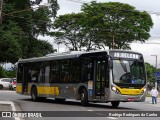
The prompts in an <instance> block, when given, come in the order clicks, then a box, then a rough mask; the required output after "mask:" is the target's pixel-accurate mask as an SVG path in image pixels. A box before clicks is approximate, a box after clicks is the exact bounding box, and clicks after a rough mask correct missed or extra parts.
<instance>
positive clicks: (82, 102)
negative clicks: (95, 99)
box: [81, 89, 88, 106]
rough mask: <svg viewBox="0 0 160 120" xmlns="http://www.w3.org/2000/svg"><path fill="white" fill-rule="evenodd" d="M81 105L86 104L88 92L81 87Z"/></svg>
mask: <svg viewBox="0 0 160 120" xmlns="http://www.w3.org/2000/svg"><path fill="white" fill-rule="evenodd" d="M81 105H82V106H87V105H88V93H87V90H86V89H82V91H81Z"/></svg>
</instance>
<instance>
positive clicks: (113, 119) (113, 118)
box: [107, 117, 118, 120]
mask: <svg viewBox="0 0 160 120" xmlns="http://www.w3.org/2000/svg"><path fill="white" fill-rule="evenodd" d="M107 118H109V119H112V120H115V119H118V118H115V117H107Z"/></svg>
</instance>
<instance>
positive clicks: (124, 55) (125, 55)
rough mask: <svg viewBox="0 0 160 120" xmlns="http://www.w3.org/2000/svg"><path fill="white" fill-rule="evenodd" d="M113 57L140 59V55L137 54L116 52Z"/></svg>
mask: <svg viewBox="0 0 160 120" xmlns="http://www.w3.org/2000/svg"><path fill="white" fill-rule="evenodd" d="M113 57H118V58H132V59H139V58H140V55H139V54H135V53H124V52H114V53H113Z"/></svg>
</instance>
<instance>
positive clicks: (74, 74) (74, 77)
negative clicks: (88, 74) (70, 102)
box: [70, 59, 81, 83]
mask: <svg viewBox="0 0 160 120" xmlns="http://www.w3.org/2000/svg"><path fill="white" fill-rule="evenodd" d="M70 68H71V74H70V76H71V80H70V81H71V82H72V83H77V82H80V75H81V60H80V59H73V60H72V61H71V65H70Z"/></svg>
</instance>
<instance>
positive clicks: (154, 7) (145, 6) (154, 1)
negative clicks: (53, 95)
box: [46, 0, 160, 68]
mask: <svg viewBox="0 0 160 120" xmlns="http://www.w3.org/2000/svg"><path fill="white" fill-rule="evenodd" d="M91 1H92V0H58V3H59V5H60V9H59V10H58V13H57V14H58V15H62V14H67V13H78V12H80V9H81V5H82V2H91ZM96 1H97V2H121V3H127V4H130V5H132V6H134V7H135V8H136V9H137V10H140V11H147V12H148V13H149V14H150V15H151V17H152V20H153V23H154V26H153V28H152V29H151V31H150V34H151V37H150V39H149V40H148V41H147V42H146V43H143V44H142V43H140V42H137V43H131V50H133V51H137V52H140V53H142V54H143V55H144V60H145V62H148V63H150V64H152V65H153V66H155V65H156V57H155V56H151V55H157V60H158V62H157V66H158V67H159V68H160V6H159V4H158V3H159V0H96ZM46 39H47V40H48V41H49V42H50V43H51V44H52V45H53V47H54V48H55V49H58V45H56V44H54V41H53V38H50V37H46ZM65 50H66V48H65V46H63V45H60V46H59V52H65Z"/></svg>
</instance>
